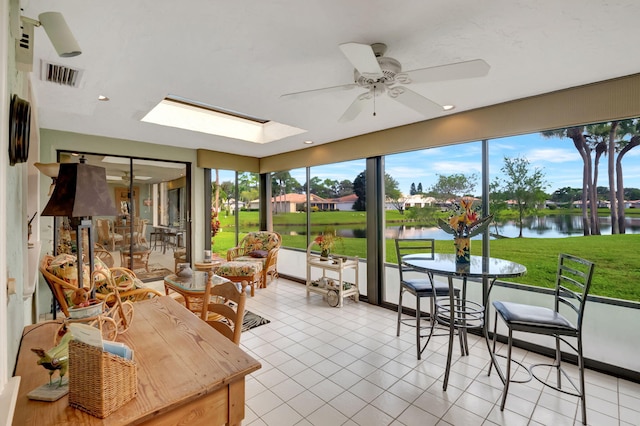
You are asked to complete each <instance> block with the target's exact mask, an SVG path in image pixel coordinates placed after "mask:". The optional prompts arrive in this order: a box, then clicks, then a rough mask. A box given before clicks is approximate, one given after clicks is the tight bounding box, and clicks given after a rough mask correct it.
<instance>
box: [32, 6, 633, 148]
mask: <svg viewBox="0 0 640 426" xmlns="http://www.w3.org/2000/svg"><path fill="white" fill-rule="evenodd" d="M21 6H22V7H23V8H24V12H23V15H24V16H27V17H30V18H35V19H37V17H38V14H40V13H42V12H46V11H59V12H62V14H63V15H64V16H65V18H66V21H67V23H68V25H69V27H70V28H71V30H72V32H73V33H74V35H75V37H76V39H77V40H78V43H79V44H80V47H81V48H82V51H83V53H82V55H80V56H77V57H74V58H60V57H58V56H57V54H56V53H55V51H54V49H53V47H52V45H51V43H50V41H49V39H48V38H47V36H46V33H45V32H44V30H43V29H42V28H36V29H35V37H34V38H35V42H34V46H35V50H34V79H33V80H34V82H35V94H36V97H37V101H38V108H39V120H40V125H41V127H44V128H49V129H56V130H65V131H71V132H78V133H86V134H91V135H101V136H109V137H114V138H122V139H130V140H137V141H143V142H151V143H156V144H164V145H174V146H181V147H187V148H204V149H211V150H218V151H224V152H230V153H235V154H243V155H251V156H255V157H264V156H267V155H272V154H278V153H282V152H287V151H291V150H297V149H303V148H305V147H306V146H307V145H303V141H305V140H312V141H314V142H315V143H316V144H320V143H326V142H331V141H334V140H338V139H342V138H346V137H350V136H354V135H359V134H363V133H369V132H373V131H377V130H381V129H386V128H390V127H395V126H399V125H404V124H408V123H412V122H416V121H421V120H425V119H429V118H433V117H424V116H420V115H419V114H418V113H416V112H414V111H413V110H410V109H408V108H407V107H405V106H404V105H402V104H400V103H397V102H394V101H393V100H391V99H389V98H386V97H380V98H377V100H376V112H377V116H375V117H373V116H372V113H371V112H372V109H371V110H369V111H364V112H363V113H362V114H360V115H359V116H358V117H357V118H356V119H355V120H353V121H351V122H349V123H346V124H341V123H338V121H337V120H338V118H339V117H340V116H341V115H342V113H343V112H344V111H345V110H346V108H347V107H348V106H349V105H350V104H351V102H352V100H353V99H354V98H355V96H356V95H357V94H359V93H361V92H363V90H359V89H353V90H346V91H337V92H333V93H324V94H318V95H316V96H312V97H307V98H304V99H286V100H285V99H281V98H280V96H281V95H283V94H286V93H290V92H297V91H303V90H310V89H316V88H322V87H327V86H336V85H341V84H347V83H352V82H353V68H352V66H351V65H350V64H349V62H348V61H347V60H346V58H345V56H344V55H343V54H342V52H341V51H340V49H339V48H338V45H339V44H340V43H345V42H359V43H366V44H371V43H375V42H383V43H386V44H387V45H388V50H387V53H386V56H390V57H393V58H395V59H397V60H399V61H400V62H401V63H402V66H403V69H404V70H413V69H417V68H424V67H430V66H437V65H443V64H448V63H451V62H460V61H466V60H471V59H478V58H480V59H484V60H485V61H486V62H487V63H488V64H489V65H490V66H491V70H490V71H489V74H488V76H486V77H483V78H477V79H469V80H457V81H452V82H440V83H422V84H412V85H411V86H410V88H411V89H412V90H414V91H415V92H418V93H420V94H422V95H424V96H426V97H428V98H430V99H432V100H433V101H436V102H438V103H440V104H454V105H456V110H454V111H453V112H448V113H444V112H443V113H442V114H441V115H444V114H451V113H455V112H456V111H464V110H468V109H473V108H477V107H482V106H486V105H491V104H496V103H501V102H505V101H509V100H512V99H518V98H523V97H527V96H532V95H536V94H541V93H546V92H551V91H555V90H559V89H564V88H567V87H573V86H578V85H582V84H586V83H591V82H597V81H602V80H606V79H610V78H614V77H620V76H625V75H629V74H635V73H638V72H640V57H639V56H638V55H637V53H636V51H635V46H636V42H637V40H639V39H640V25H638V23H637V19H638V16H639V15H640V2H638V1H637V0H608V1H604V0H602V1H596V0H588V1H585V0H562V1H558V0H538V1H531V0H526V1H523V0H428V1H427V0H404V1H378V0H360V1H355V0H351V1H347V0H316V1H303V0H269V1H265V0H235V1H211V0H190V1H180V2H179V1H175V0H172V1H168V0H135V1H131V0H109V1H96V0H66V1H64V2H51V1H48V0H22V1H21ZM41 59H45V60H48V61H52V62H55V63H59V64H62V65H67V66H71V67H78V68H81V69H83V70H84V75H83V79H82V82H81V87H80V88H77V89H76V88H68V87H63V86H59V85H56V84H52V83H46V82H43V81H41V80H40V79H39V72H40V60H41ZM169 94H172V95H177V96H181V97H185V98H189V99H192V100H196V101H199V102H203V103H206V104H210V105H215V106H218V107H222V108H225V109H230V110H235V111H238V112H242V113H244V114H247V115H250V116H255V117H259V118H264V119H269V120H275V121H278V122H280V123H283V124H287V125H291V126H295V127H300V128H303V129H306V130H308V131H307V132H306V133H303V134H301V135H298V136H292V137H289V138H286V139H284V140H280V141H276V142H272V143H269V144H263V145H260V144H254V143H251V142H244V141H240V140H235V139H228V138H223V137H216V136H211V135H206V134H202V133H196V132H190V131H186V130H180V129H172V128H168V127H164V126H159V125H154V124H149V123H143V122H141V121H140V119H141V118H142V117H143V116H144V115H145V114H146V113H147V112H148V111H149V110H150V109H151V108H152V107H153V106H155V105H156V104H157V103H158V102H159V101H160V100H162V99H163V98H164V97H165V96H167V95H169ZM98 95H106V96H108V97H109V98H110V99H111V100H110V101H109V102H99V101H98V100H97V98H98ZM372 107H373V105H372Z"/></svg>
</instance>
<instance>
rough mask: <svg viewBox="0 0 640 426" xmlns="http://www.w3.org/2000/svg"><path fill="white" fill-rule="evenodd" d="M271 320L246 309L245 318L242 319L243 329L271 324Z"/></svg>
mask: <svg viewBox="0 0 640 426" xmlns="http://www.w3.org/2000/svg"><path fill="white" fill-rule="evenodd" d="M270 322H271V321H269V320H268V319H266V318H264V317H261V316H260V315H258V314H254V313H253V312H251V311H244V319H243V320H242V331H247V330H251V329H252V328H256V327H260V326H261V325H264V324H269V323H270Z"/></svg>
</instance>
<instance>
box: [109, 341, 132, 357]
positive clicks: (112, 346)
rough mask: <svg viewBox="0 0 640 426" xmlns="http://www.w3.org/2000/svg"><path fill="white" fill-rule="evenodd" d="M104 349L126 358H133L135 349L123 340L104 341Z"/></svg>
mask: <svg viewBox="0 0 640 426" xmlns="http://www.w3.org/2000/svg"><path fill="white" fill-rule="evenodd" d="M103 346H104V350H105V351H106V352H109V353H112V354H114V355H117V356H119V357H122V358H124V359H128V360H133V350H132V349H131V348H130V347H129V346H127V345H125V344H124V343H121V342H110V341H109V340H105V341H104V342H103Z"/></svg>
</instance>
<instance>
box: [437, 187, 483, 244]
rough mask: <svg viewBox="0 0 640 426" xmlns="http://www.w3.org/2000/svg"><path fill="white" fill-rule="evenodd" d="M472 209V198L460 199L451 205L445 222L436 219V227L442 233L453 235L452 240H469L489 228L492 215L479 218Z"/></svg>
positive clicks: (476, 210)
mask: <svg viewBox="0 0 640 426" xmlns="http://www.w3.org/2000/svg"><path fill="white" fill-rule="evenodd" d="M472 207H473V198H472V197H462V198H461V199H460V201H459V202H454V203H453V207H452V209H451V211H452V214H451V216H449V220H448V221H447V222H445V221H444V220H442V219H438V225H439V226H440V228H441V229H442V230H443V231H445V232H446V233H448V234H451V235H453V237H454V238H471V237H473V236H475V235H478V234H479V233H481V232H482V231H484V230H485V229H486V228H487V227H488V226H489V224H490V223H491V220H492V219H493V215H489V216H487V217H483V218H480V216H479V215H478V209H473V208H472Z"/></svg>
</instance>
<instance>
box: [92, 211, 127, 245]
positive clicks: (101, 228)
mask: <svg viewBox="0 0 640 426" xmlns="http://www.w3.org/2000/svg"><path fill="white" fill-rule="evenodd" d="M96 229H97V230H98V242H99V243H100V244H109V246H110V247H111V251H113V250H115V249H116V245H120V244H122V243H123V242H124V236H123V235H121V234H117V233H115V232H114V231H113V227H112V226H111V221H110V220H107V219H96Z"/></svg>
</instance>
